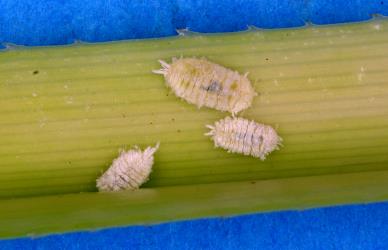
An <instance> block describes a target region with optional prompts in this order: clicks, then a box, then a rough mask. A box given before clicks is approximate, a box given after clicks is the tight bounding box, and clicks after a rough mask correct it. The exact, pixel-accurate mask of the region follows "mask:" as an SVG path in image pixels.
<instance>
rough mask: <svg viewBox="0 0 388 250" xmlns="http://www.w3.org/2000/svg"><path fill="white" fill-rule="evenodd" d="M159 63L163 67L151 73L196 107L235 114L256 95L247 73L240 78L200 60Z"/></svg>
mask: <svg viewBox="0 0 388 250" xmlns="http://www.w3.org/2000/svg"><path fill="white" fill-rule="evenodd" d="M159 62H160V64H161V65H162V67H163V68H162V69H159V70H153V72H154V73H156V74H161V75H163V76H164V78H165V80H166V82H167V85H168V86H170V87H171V88H172V90H173V91H174V92H175V95H176V96H178V97H180V98H182V99H184V100H186V101H187V102H188V103H191V104H195V105H197V106H198V107H199V108H201V107H202V106H205V107H209V108H214V109H217V110H220V111H228V112H230V113H232V115H235V114H237V113H238V112H240V111H241V110H244V109H247V108H249V107H250V106H251V104H252V100H253V98H254V97H255V96H256V95H257V93H256V92H255V90H254V89H253V87H252V84H251V82H250V81H249V79H248V74H247V73H246V74H245V75H240V74H239V73H238V72H236V71H233V70H231V69H227V68H225V67H223V66H221V65H218V64H216V63H212V62H209V61H208V60H206V59H204V58H201V59H197V58H180V59H176V58H173V59H172V63H171V64H168V63H166V62H165V61H162V60H159Z"/></svg>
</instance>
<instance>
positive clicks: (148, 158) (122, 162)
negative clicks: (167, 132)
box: [96, 143, 159, 192]
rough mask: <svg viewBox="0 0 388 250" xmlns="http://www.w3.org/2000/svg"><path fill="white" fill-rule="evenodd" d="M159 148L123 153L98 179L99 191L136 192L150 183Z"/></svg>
mask: <svg viewBox="0 0 388 250" xmlns="http://www.w3.org/2000/svg"><path fill="white" fill-rule="evenodd" d="M158 148H159V143H157V144H156V146H155V147H147V148H146V149H145V150H144V151H143V152H142V151H141V150H140V149H139V148H138V147H135V149H131V150H129V151H127V152H125V151H123V152H121V154H120V155H119V157H117V158H116V159H115V160H114V161H113V163H112V165H111V166H110V167H109V169H108V170H107V171H106V172H105V173H104V174H103V175H102V176H101V177H100V178H98V179H97V181H96V182H97V188H98V190H99V191H105V192H106V191H108V192H109V191H119V190H134V189H137V188H139V187H140V186H141V185H142V184H143V183H145V182H146V181H148V176H149V175H150V173H151V170H152V165H153V164H154V156H153V155H154V153H155V152H156V150H158Z"/></svg>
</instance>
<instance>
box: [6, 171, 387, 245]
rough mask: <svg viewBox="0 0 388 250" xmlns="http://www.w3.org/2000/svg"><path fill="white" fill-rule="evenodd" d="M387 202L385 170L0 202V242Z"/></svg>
mask: <svg viewBox="0 0 388 250" xmlns="http://www.w3.org/2000/svg"><path fill="white" fill-rule="evenodd" d="M386 199H388V171H379V172H367V173H352V174H343V175H340V174H339V175H329V176H325V175H323V176H309V177H297V178H290V179H274V180H262V181H251V182H230V183H214V184H201V185H187V186H181V187H179V188H177V187H158V188H144V189H140V190H138V191H125V192H118V193H81V194H67V195H57V196H45V197H33V198H21V199H16V200H2V201H0V237H2V238H11V237H16V236H30V237H31V236H37V235H44V234H47V233H59V232H67V231H74V230H86V229H87V230H90V229H96V228H102V227H108V226H123V225H128V224H134V225H143V224H149V223H160V222H164V221H176V220H182V219H188V218H191V219H192V218H199V217H213V216H231V215H236V214H246V213H252V212H262V211H274V210H280V209H302V208H303V209H305V208H310V207H316V206H327V205H333V204H343V203H364V202H370V201H381V200H386Z"/></svg>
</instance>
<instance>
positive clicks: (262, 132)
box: [205, 117, 282, 160]
mask: <svg viewBox="0 0 388 250" xmlns="http://www.w3.org/2000/svg"><path fill="white" fill-rule="evenodd" d="M206 127H207V128H209V129H210V132H208V133H206V134H205V135H207V136H211V138H212V139H213V141H214V144H215V146H216V147H221V148H224V149H226V150H228V152H230V153H242V154H244V155H251V156H254V157H258V158H260V159H261V160H265V157H266V156H267V155H268V154H269V153H271V152H272V151H274V150H276V149H279V146H280V145H281V142H282V139H281V138H280V137H279V136H278V135H277V133H276V131H275V130H274V129H273V128H272V127H271V126H268V125H264V124H260V123H256V122H255V121H249V120H247V119H244V118H231V117H226V118H224V119H222V120H220V121H217V122H216V123H215V125H214V126H211V125H207V126H206Z"/></svg>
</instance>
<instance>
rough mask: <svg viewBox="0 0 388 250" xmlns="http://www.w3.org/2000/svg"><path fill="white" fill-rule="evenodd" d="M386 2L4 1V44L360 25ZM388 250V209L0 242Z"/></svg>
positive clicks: (342, 209)
mask: <svg viewBox="0 0 388 250" xmlns="http://www.w3.org/2000/svg"><path fill="white" fill-rule="evenodd" d="M376 13H379V14H383V15H387V14H388V0H386V1H384V0H379V1H375V0H353V1H351V0H349V1H346V0H293V1H285V0H284V1H282V0H246V1H236V0H235V1H233V0H223V1H221V0H202V1H201V0H149V1H137V0H136V1H134V0H82V1H81V0H67V1H66V0H23V1H22V0H20V1H15V0H0V43H4V44H5V43H13V44H18V45H30V46H35V45H58V44H69V43H73V42H74V41H77V40H81V41H87V42H97V41H110V40H121V39H132V38H149V37H163V36H171V35H175V34H176V31H175V30H176V29H181V28H189V29H190V30H192V31H198V32H223V31H238V30H244V29H246V28H247V26H248V25H254V26H257V27H261V28H280V27H296V26H302V25H304V24H305V23H306V22H312V23H315V24H329V23H339V22H350V21H361V20H367V19H370V18H371V15H372V14H376ZM58 248H59V249H122V248H125V249H204V248H212V249H325V250H326V249H388V203H377V204H370V205H358V206H339V207H332V208H320V209H312V210H306V211H286V212H276V213H266V214H256V215H248V216H240V217H234V218H219V219H203V220H194V221H186V222H174V223H167V224H161V225H155V226H135V227H127V228H116V229H107V230H102V231H97V232H83V233H71V234H62V235H53V236H47V237H43V238H36V239H30V238H23V239H15V240H5V241H0V249H58Z"/></svg>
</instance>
